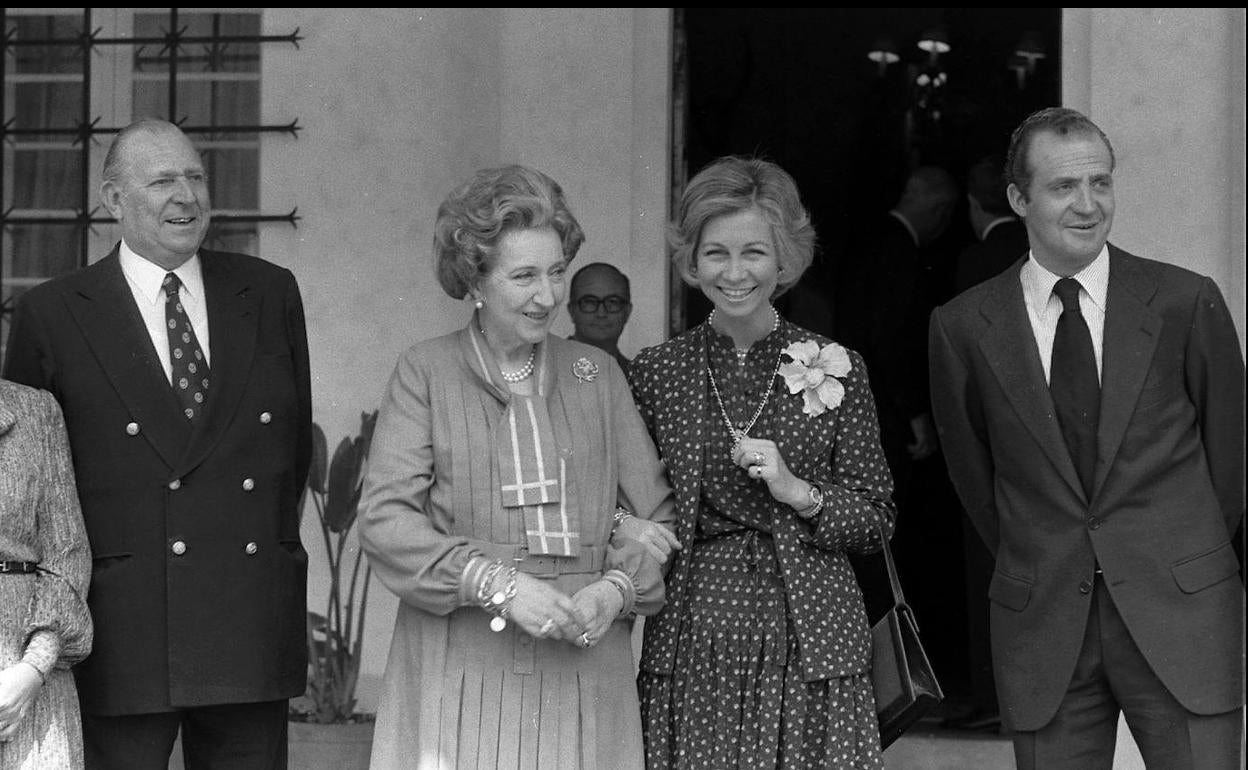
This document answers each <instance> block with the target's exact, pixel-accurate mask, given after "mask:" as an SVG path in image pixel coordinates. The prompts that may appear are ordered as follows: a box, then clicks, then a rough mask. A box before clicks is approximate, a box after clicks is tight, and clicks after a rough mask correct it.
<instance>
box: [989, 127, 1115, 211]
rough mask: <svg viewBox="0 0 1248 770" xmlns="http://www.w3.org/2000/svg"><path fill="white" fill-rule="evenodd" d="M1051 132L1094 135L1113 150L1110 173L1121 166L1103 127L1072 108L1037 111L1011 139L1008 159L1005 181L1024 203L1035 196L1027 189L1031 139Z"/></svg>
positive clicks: (1029, 179) (1107, 147) (1069, 134)
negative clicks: (1015, 189) (1118, 164)
mask: <svg viewBox="0 0 1248 770" xmlns="http://www.w3.org/2000/svg"><path fill="white" fill-rule="evenodd" d="M1044 131H1048V132H1050V133H1054V134H1057V135H1058V136H1078V135H1081V134H1083V135H1090V136H1099V137H1100V138H1101V141H1102V142H1104V143H1105V148H1106V149H1107V150H1109V170H1110V171H1113V170H1114V168H1115V167H1116V165H1117V161H1116V159H1115V158H1114V146H1113V145H1112V144H1110V143H1109V137H1108V136H1105V132H1104V131H1102V130H1101V128H1100V126H1098V125H1096V124H1095V123H1093V122H1092V121H1091V119H1089V118H1088V117H1087V116H1086V115H1084V114H1083V113H1081V112H1079V111H1077V110H1072V109H1070V108H1069V107H1046V108H1044V109H1042V110H1037V111H1035V112H1033V113H1031V114H1030V115H1028V116H1027V118H1026V119H1025V120H1024V121H1023V122H1022V123H1020V124H1019V125H1018V128H1016V129H1014V133H1013V135H1011V136H1010V149H1009V153H1008V154H1007V155H1006V159H1005V181H1006V184H1012V185H1014V186H1015V187H1017V188H1018V191H1019V192H1020V193H1022V196H1023V200H1029V199H1030V198H1031V194H1030V193H1029V192H1028V191H1027V188H1028V187H1030V186H1031V177H1032V173H1031V165H1030V160H1031V159H1030V157H1029V156H1030V154H1031V139H1032V137H1034V136H1035V135H1036V134H1039V133H1041V132H1044Z"/></svg>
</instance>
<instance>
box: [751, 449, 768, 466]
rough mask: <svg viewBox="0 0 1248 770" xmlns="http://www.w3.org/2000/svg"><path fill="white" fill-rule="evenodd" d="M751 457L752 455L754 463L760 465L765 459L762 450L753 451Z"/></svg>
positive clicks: (765, 456)
mask: <svg viewBox="0 0 1248 770" xmlns="http://www.w3.org/2000/svg"><path fill="white" fill-rule="evenodd" d="M753 457H754V464H755V465H762V464H763V461H764V460H766V459H767V455H765V454H763V453H762V452H755V453H754V455H753Z"/></svg>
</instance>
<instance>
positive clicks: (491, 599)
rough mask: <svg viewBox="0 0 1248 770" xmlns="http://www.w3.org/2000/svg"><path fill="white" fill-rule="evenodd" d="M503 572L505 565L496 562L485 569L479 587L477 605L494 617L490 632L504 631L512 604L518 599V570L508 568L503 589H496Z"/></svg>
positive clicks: (491, 621)
mask: <svg viewBox="0 0 1248 770" xmlns="http://www.w3.org/2000/svg"><path fill="white" fill-rule="evenodd" d="M502 571H503V563H502V562H501V561H495V562H493V563H491V564H490V565H489V566H488V567H486V568H485V575H484V576H483V577H482V578H481V582H480V583H479V584H478V585H477V603H478V604H480V605H481V608H482V609H484V610H485V611H486V612H488V613H490V614H491V615H493V616H494V617H493V618H492V619H491V620H490V630H491V631H494V632H498V631H502V630H503V629H504V628H506V627H507V616H508V615H509V614H510V613H511V602H512V600H513V599H515V598H516V568H515V567H509V568H507V574H506V578H507V581H506V582H505V583H504V584H503V587H502V588H499V589H495V588H494V582H495V580H497V578H498V574H499V573H500V572H502Z"/></svg>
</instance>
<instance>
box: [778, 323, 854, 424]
mask: <svg viewBox="0 0 1248 770" xmlns="http://www.w3.org/2000/svg"><path fill="white" fill-rule="evenodd" d="M784 354H785V355H786V356H788V357H789V358H791V359H793V360H792V361H790V362H788V363H784V364H781V365H780V370H779V371H780V375H781V376H782V377H784V383H785V384H786V385H788V386H789V392H790V393H797V392H798V391H801V393H802V399H803V400H804V402H805V403H804V404H803V405H802V411H803V412H804V413H806V414H808V415H810V416H812V417H818V416H819V415H821V414H823V413H824V412H826V411H827V410H829V409H835V408H836V407H838V406H840V404H841V399H843V398H845V386H844V385H842V384H841V381H840V380H838V379H837V377H844V376H845V375H847V374H849V370H850V368H851V366H852V364H850V362H849V353H848V352H846V350H845V348H843V347H841V346H840V345H838V344H837V343H835V342H829V343H828V344H827V345H824V346H823V347H822V348H821V347H819V343H817V342H815V341H814V340H803V341H802V342H794V343H793V344H791V345H789V346H788V347H787V348H785V349H784Z"/></svg>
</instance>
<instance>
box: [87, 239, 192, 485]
mask: <svg viewBox="0 0 1248 770" xmlns="http://www.w3.org/2000/svg"><path fill="white" fill-rule="evenodd" d="M82 275H83V280H81V281H79V282H78V283H77V285H76V286H75V287H74V289H73V290H71V291H69V292H67V293H66V305H67V307H68V309H69V312H70V314H71V315H73V317H74V320H75V321H76V322H77V323H78V326H79V328H80V329H81V330H82V335H83V338H84V339H85V340H86V342H87V346H88V347H89V348H91V352H92V353H93V354H94V355H95V358H96V361H97V362H98V363H99V366H100V369H101V370H102V371H103V372H104V375H105V377H106V378H107V379H108V381H109V382H110V383H111V384H112V386H113V388H114V389H115V390H116V391H117V394H118V395H119V396H120V397H121V400H122V402H123V403H124V404H125V406H126V409H127V411H128V412H129V415H130V417H131V418H132V419H133V421H134V422H136V423H138V425H139V426H140V433H139V435H141V436H142V437H143V438H145V439H146V440H147V441H148V443H149V444H151V445H152V448H153V449H155V450H156V452H157V453H158V454H159V455H160V457H161V459H162V460H164V462H165V464H166V465H168V466H169V467H171V468H172V467H173V466H174V465H175V463H176V462H177V459H178V457H180V456H181V455H182V450H183V448H184V447H185V446H186V441H187V437H188V435H189V434H190V426H188V425H187V424H186V419H185V418H183V417H182V411H181V407H179V406H178V401H177V398H176V397H175V396H174V395H173V389H172V388H170V387H169V381H168V380H167V379H165V373H164V369H163V368H162V367H161V365H160V359H159V357H157V354H156V350H155V348H153V347H152V338H151V336H150V335H149V334H148V332H147V327H146V325H145V324H144V323H143V317H142V316H141V315H140V314H139V309H138V307H137V306H136V305H135V303H134V294H133V293H132V292H131V291H130V286H129V284H127V283H126V277H125V275H124V274H123V273H122V272H121V261H120V259H119V258H118V256H117V249H116V248H114V249H113V251H112V253H110V254H109V255H108V256H107V257H105V258H104V259H103V260H101V261H99V262H97V263H96V264H95V265H93V266H91V267H90V268H88V269H87V271H86V272H84V273H83V274H82Z"/></svg>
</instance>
